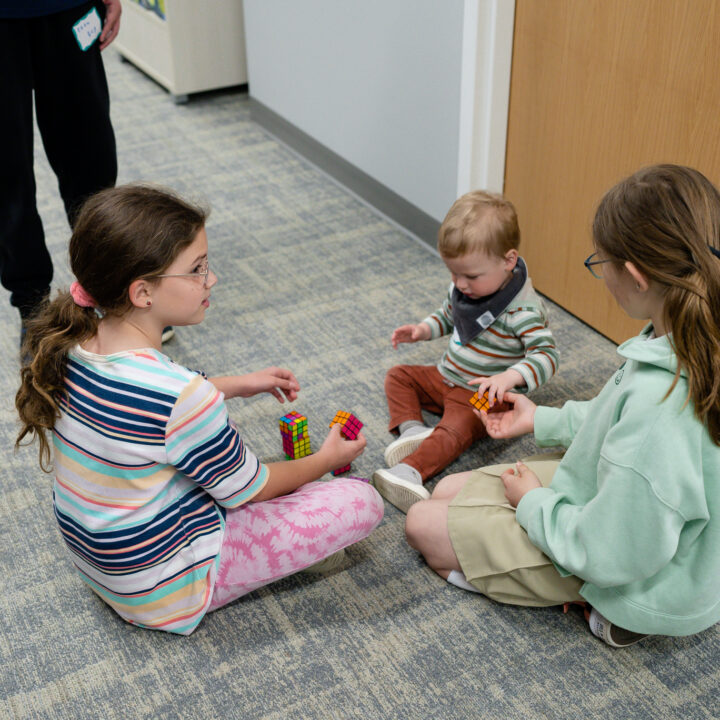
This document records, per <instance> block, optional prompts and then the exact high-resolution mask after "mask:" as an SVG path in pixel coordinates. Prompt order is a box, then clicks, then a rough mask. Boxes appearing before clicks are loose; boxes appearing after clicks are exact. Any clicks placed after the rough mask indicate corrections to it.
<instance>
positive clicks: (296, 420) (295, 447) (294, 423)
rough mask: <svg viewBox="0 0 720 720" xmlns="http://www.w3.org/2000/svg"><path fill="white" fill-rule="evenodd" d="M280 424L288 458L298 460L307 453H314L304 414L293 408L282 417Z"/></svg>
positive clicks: (284, 448)
mask: <svg viewBox="0 0 720 720" xmlns="http://www.w3.org/2000/svg"><path fill="white" fill-rule="evenodd" d="M279 424H280V435H281V437H282V445H283V450H284V451H285V457H286V458H287V459H288V460H297V459H298V458H301V457H305V456H306V455H312V450H311V449H310V435H309V433H308V428H307V418H306V417H305V416H304V415H301V414H300V413H299V412H295V410H291V411H290V412H289V413H288V414H287V415H283V416H282V417H281V418H280V420H279Z"/></svg>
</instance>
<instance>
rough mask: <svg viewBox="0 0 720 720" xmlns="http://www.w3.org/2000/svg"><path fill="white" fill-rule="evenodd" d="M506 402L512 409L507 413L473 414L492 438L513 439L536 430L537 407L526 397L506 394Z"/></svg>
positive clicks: (483, 412)
mask: <svg viewBox="0 0 720 720" xmlns="http://www.w3.org/2000/svg"><path fill="white" fill-rule="evenodd" d="M504 399H505V402H507V403H510V404H511V405H512V408H511V409H510V410H506V411H505V412H494V413H489V414H488V413H487V412H485V411H484V410H483V411H481V412H478V411H477V410H474V411H473V412H474V413H475V414H476V415H477V416H478V417H479V418H480V420H482V422H483V425H485V429H486V430H487V434H488V435H489V436H490V437H491V438H496V439H501V438H513V437H518V435H525V434H526V433H531V432H532V431H533V430H534V428H535V409H536V408H537V405H536V404H535V403H534V402H533V401H532V400H530V399H528V398H527V397H526V396H525V395H518V394H516V393H511V392H506V393H505V398H504Z"/></svg>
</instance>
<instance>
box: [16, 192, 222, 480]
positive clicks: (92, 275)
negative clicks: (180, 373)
mask: <svg viewBox="0 0 720 720" xmlns="http://www.w3.org/2000/svg"><path fill="white" fill-rule="evenodd" d="M207 214H208V213H207V211H205V210H204V209H202V208H199V207H196V206H194V205H191V204H190V203H188V202H187V201H185V200H183V199H182V198H180V197H178V196H177V195H175V194H174V193H172V192H171V191H169V190H166V189H164V188H158V187H152V186H147V185H124V186H120V187H116V188H110V189H108V190H103V191H101V192H99V193H97V194H96V195H93V196H92V197H90V198H89V199H88V200H87V201H86V202H85V204H84V205H83V207H82V208H81V210H80V212H79V214H78V216H77V220H76V223H75V227H74V230H73V234H72V237H71V239H70V268H71V269H72V272H73V274H74V275H75V277H76V278H77V279H78V282H79V283H80V285H82V287H83V288H84V289H85V290H86V291H87V292H88V293H89V294H90V295H91V296H92V297H93V298H94V300H95V301H96V302H97V304H98V307H99V309H100V310H101V312H102V314H103V315H114V316H122V315H123V314H125V313H126V312H128V311H129V310H130V308H131V307H132V306H131V303H130V300H129V297H128V288H129V287H130V284H131V283H132V282H133V281H134V280H137V279H138V278H142V277H152V276H154V275H158V274H161V273H162V272H163V271H164V270H165V269H166V268H167V267H168V266H169V265H170V264H172V262H173V260H174V259H175V258H176V257H177V256H178V254H179V253H180V252H182V250H183V249H184V248H186V247H187V246H188V245H190V244H191V243H192V242H193V240H194V239H195V237H196V236H197V234H198V232H199V231H200V230H201V229H202V228H203V226H204V225H205V221H206V219H207ZM99 322H100V318H99V317H98V314H97V313H96V312H95V310H94V309H93V308H85V307H80V306H79V305H76V304H75V302H74V301H73V299H72V297H71V295H70V293H69V292H67V291H61V292H59V293H58V294H57V296H56V297H55V299H54V300H52V301H51V302H49V303H47V305H46V306H45V307H43V308H42V309H41V310H40V312H39V313H37V314H36V315H35V316H34V317H33V318H31V319H30V320H29V321H28V322H27V334H26V336H25V342H24V344H23V350H22V354H23V355H25V356H29V358H30V362H29V363H28V364H26V365H24V367H23V368H22V370H21V371H20V376H21V384H20V389H19V390H18V391H17V394H16V396H15V407H16V408H17V412H18V415H19V416H20V423H21V427H20V432H19V433H18V437H17V440H16V443H15V445H16V447H17V446H18V445H20V444H21V443H22V441H23V440H24V439H25V438H26V437H27V436H29V441H30V442H32V441H33V440H34V439H37V440H38V443H39V457H40V466H41V467H42V468H43V470H45V471H46V472H47V471H49V469H50V459H51V449H50V443H49V441H48V437H47V433H48V431H51V430H52V429H53V427H54V426H55V421H56V420H57V418H58V417H59V413H60V411H59V403H58V397H59V395H60V393H62V392H64V377H65V360H66V357H67V354H68V352H69V351H70V350H71V349H72V348H73V347H75V346H76V345H77V344H78V343H82V342H84V341H85V340H87V339H89V338H91V337H92V336H93V335H94V334H95V333H96V332H97V328H98V323H99Z"/></svg>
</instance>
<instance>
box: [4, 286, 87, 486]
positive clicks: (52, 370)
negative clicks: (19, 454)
mask: <svg viewBox="0 0 720 720" xmlns="http://www.w3.org/2000/svg"><path fill="white" fill-rule="evenodd" d="M98 322H99V317H98V315H96V313H95V310H94V309H93V308H90V307H80V306H79V305H76V304H75V301H74V300H73V298H72V296H71V295H70V293H69V292H60V293H58V295H57V297H56V298H55V299H54V300H53V301H52V302H50V303H49V304H47V305H46V306H45V307H44V309H42V310H41V311H40V312H39V313H38V314H36V315H35V316H34V317H32V318H30V319H29V320H28V321H27V333H26V335H25V340H24V342H23V347H22V355H23V356H29V357H30V358H31V361H30V362H29V363H28V364H26V365H24V366H23V368H22V369H21V370H20V388H19V390H18V391H17V394H16V395H15V407H16V408H17V412H18V415H19V416H20V423H21V427H20V432H19V433H18V436H17V440H16V441H15V446H16V447H17V446H19V445H21V444H23V440H25V438H26V437H27V438H29V439H28V440H27V442H28V443H32V441H33V440H35V439H37V441H38V453H39V460H40V467H41V468H42V469H43V470H44V471H45V472H50V470H51V462H50V460H51V454H52V453H51V448H50V442H49V440H48V437H47V433H48V432H50V431H52V429H53V427H54V426H55V421H56V420H57V419H58V417H59V416H60V408H59V402H58V397H59V395H60V393H62V392H63V391H64V387H63V379H64V376H65V360H66V358H67V354H68V352H69V351H70V350H71V349H72V348H73V347H75V345H77V344H78V343H82V342H84V341H85V340H87V339H88V338H91V337H92V336H93V335H94V334H95V333H96V332H97V327H98Z"/></svg>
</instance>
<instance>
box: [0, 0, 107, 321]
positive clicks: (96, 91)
mask: <svg viewBox="0 0 720 720" xmlns="http://www.w3.org/2000/svg"><path fill="white" fill-rule="evenodd" d="M93 5H96V6H97V9H98V12H99V13H100V17H101V18H102V19H104V17H105V15H104V7H103V3H102V2H99V1H98V2H97V3H94V2H87V3H84V4H82V5H80V6H78V7H75V8H72V9H70V10H64V11H62V12H59V13H56V14H53V15H46V16H42V17H37V18H29V19H10V20H3V19H0V281H1V282H2V284H3V287H5V288H6V289H7V290H9V291H10V293H11V294H10V302H11V303H12V305H14V306H15V307H17V308H18V309H19V310H20V313H21V314H22V315H23V316H24V315H27V314H28V313H29V312H31V311H32V309H33V307H34V306H35V305H36V304H37V303H38V302H39V301H40V300H41V299H42V298H43V297H44V296H45V295H47V293H48V291H49V288H50V281H51V280H52V275H53V267H52V261H51V259H50V254H49V253H48V250H47V247H46V246H45V236H44V233H43V227H42V222H41V220H40V215H39V214H38V211H37V207H36V204H35V174H34V170H33V119H32V108H33V90H34V92H35V115H36V118H37V124H38V128H39V130H40V135H41V137H42V142H43V146H44V148H45V153H46V155H47V158H48V161H49V163H50V166H51V167H52V169H53V171H54V172H55V175H56V176H57V178H58V185H59V189H60V195H61V196H62V199H63V202H64V203H65V211H66V213H67V216H68V220H69V221H70V224H71V225H72V224H73V219H74V214H75V213H76V211H77V209H78V207H79V206H80V205H81V204H82V202H83V200H85V198H87V196H88V195H91V194H92V193H93V192H96V191H98V190H100V189H102V188H105V187H110V186H112V185H114V184H115V179H116V177H117V156H116V151H115V135H114V133H113V129H112V125H111V123H110V97H109V94H108V87H107V81H106V79H105V70H104V68H103V63H102V58H101V57H100V49H99V44H98V42H97V41H95V43H93V45H92V46H91V47H90V48H88V49H87V50H86V51H84V52H83V51H82V50H81V49H80V47H79V46H78V44H77V42H76V40H75V36H74V34H73V31H72V27H73V25H74V24H75V23H76V22H77V21H78V20H79V19H80V18H81V17H83V15H85V14H86V13H87V12H88V11H89V10H90V9H91V8H92V7H93Z"/></svg>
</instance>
